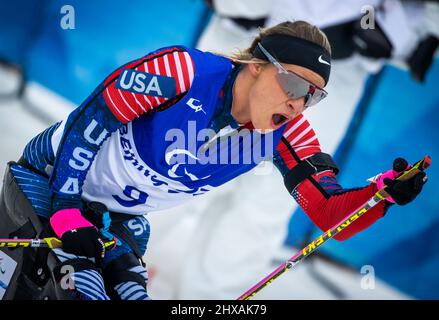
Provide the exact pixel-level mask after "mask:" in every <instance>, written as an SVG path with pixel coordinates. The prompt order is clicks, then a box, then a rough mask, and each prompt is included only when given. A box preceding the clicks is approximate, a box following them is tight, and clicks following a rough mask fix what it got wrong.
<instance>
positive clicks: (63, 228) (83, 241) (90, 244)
mask: <svg viewBox="0 0 439 320" xmlns="http://www.w3.org/2000/svg"><path fill="white" fill-rule="evenodd" d="M50 225H51V226H52V229H53V231H55V233H56V235H57V236H58V237H59V238H60V239H61V241H62V246H63V247H62V248H63V251H65V252H67V253H72V254H75V255H78V256H85V257H89V258H95V263H96V264H97V265H98V266H99V265H101V263H102V260H103V258H104V256H105V244H104V241H103V240H102V237H101V235H100V233H99V230H98V229H97V228H96V227H95V226H94V225H93V224H91V223H90V222H89V221H88V220H87V219H85V218H84V217H83V216H82V215H81V211H80V210H79V209H76V208H75V209H63V210H60V211H57V212H56V213H55V214H54V215H53V216H52V217H51V218H50Z"/></svg>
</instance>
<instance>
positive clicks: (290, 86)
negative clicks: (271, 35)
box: [258, 43, 328, 108]
mask: <svg viewBox="0 0 439 320" xmlns="http://www.w3.org/2000/svg"><path fill="white" fill-rule="evenodd" d="M258 46H259V49H261V51H262V53H263V54H264V55H265V56H266V57H267V58H268V60H269V61H270V62H271V63H272V64H273V65H274V66H275V67H276V68H277V70H278V74H277V75H276V79H277V81H278V82H279V84H280V86H281V87H282V89H283V90H284V91H285V93H286V94H287V95H288V97H289V98H291V99H299V98H302V97H304V98H305V108H308V107H311V106H313V105H315V104H317V103H318V102H320V101H321V100H323V99H324V98H326V96H327V95H328V93H327V92H326V91H325V90H323V89H322V88H320V87H318V86H316V85H315V84H312V83H311V82H309V81H307V80H306V79H304V78H302V77H301V76H299V75H298V74H296V73H294V72H292V71H289V70H286V69H285V68H284V67H282V65H281V64H280V63H279V61H277V60H276V59H275V58H274V57H273V56H272V55H271V54H270V53H269V52H268V51H267V50H265V48H264V47H263V46H262V45H261V44H260V43H258Z"/></svg>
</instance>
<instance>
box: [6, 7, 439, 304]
mask: <svg viewBox="0 0 439 320" xmlns="http://www.w3.org/2000/svg"><path fill="white" fill-rule="evenodd" d="M285 20H305V21H308V22H310V23H313V24H315V25H317V26H319V27H320V28H322V29H323V30H324V31H325V33H326V34H327V35H328V37H329V39H330V42H331V45H332V50H333V59H334V61H333V64H332V70H333V71H332V73H331V80H330V83H329V85H328V86H327V87H326V89H327V91H328V92H329V96H328V98H327V99H326V100H324V101H323V102H322V103H320V104H319V105H318V106H316V107H315V108H312V109H311V110H309V111H308V110H307V111H306V113H305V116H306V117H307V118H308V119H309V121H310V122H311V125H312V126H313V128H314V130H315V131H316V133H317V136H318V138H319V140H320V143H321V145H322V149H323V151H324V152H327V153H330V154H332V155H333V156H334V158H335V160H336V162H337V163H338V165H339V167H340V169H341V171H340V174H339V176H338V178H339V181H340V183H341V184H342V185H343V186H344V187H359V186H363V185H366V184H367V182H366V179H367V178H369V177H371V176H374V175H376V174H377V173H379V172H382V171H384V170H387V169H388V168H390V166H391V164H392V160H393V159H394V158H395V157H398V156H402V157H405V158H406V159H408V160H409V161H410V162H415V161H417V160H419V159H420V158H421V157H422V156H424V155H425V154H429V155H431V157H432V158H433V159H439V144H438V143H437V138H438V133H439V127H438V126H437V124H436V122H437V121H438V120H439V90H438V88H439V87H438V80H439V59H438V55H437V53H438V51H437V47H438V42H439V41H438V36H439V4H438V3H437V1H420V0H417V1H404V0H380V1H379V0H376V1H374V0H368V1H362V0H346V1H336V0H318V1H299V0H269V1H268V0H251V1H250V0H233V1H232V0H213V1H202V0H168V1H142V0H131V1H129V2H123V1H108V0H106V1H104V0H93V1H79V0H72V1H68V2H67V1H65V0H62V1H58V0H52V1H49V0H40V1H34V0H16V1H6V0H0V150H1V152H0V170H1V171H2V172H3V171H4V169H5V167H6V163H7V162H8V161H10V160H17V159H18V158H19V157H20V155H21V153H22V151H23V148H24V146H25V145H26V143H27V142H28V141H29V140H30V139H31V138H32V137H33V136H35V135H36V134H37V133H39V132H40V131H42V130H43V129H45V128H46V127H48V126H49V125H50V124H52V123H54V122H56V121H58V120H61V119H62V118H63V117H64V116H65V115H66V114H68V113H69V112H71V111H72V110H73V109H74V108H76V107H77V106H78V105H79V104H80V103H81V102H82V101H83V100H84V99H85V98H87V96H88V95H89V94H90V93H91V92H92V90H93V89H94V88H95V87H96V86H97V85H98V84H99V83H100V82H101V81H102V80H103V79H104V78H105V77H106V76H107V75H108V74H109V73H110V72H112V71H113V70H114V69H116V68H117V67H118V66H120V65H122V64H124V63H126V62H128V61H130V60H133V59H135V58H138V57H141V56H143V55H146V54H147V53H148V52H150V51H153V50H156V49H158V48H160V47H163V46H169V45H176V44H180V45H186V46H189V47H197V48H199V49H201V50H205V51H212V52H215V53H221V54H231V53H233V52H236V50H242V49H245V48H247V47H248V46H249V44H250V43H251V41H252V40H253V38H254V36H255V35H256V34H257V32H258V28H260V27H264V26H271V25H273V24H277V23H279V22H282V21H285ZM364 26H366V28H365V27H364ZM428 175H429V182H428V183H427V184H426V186H425V190H424V192H423V193H422V194H421V195H420V196H419V197H418V198H417V200H416V201H415V202H414V203H412V204H409V205H407V206H404V207H397V206H394V207H393V208H391V209H390V210H389V212H388V213H387V215H386V216H385V217H384V218H383V219H381V220H380V221H378V222H377V223H376V224H375V225H373V226H372V227H371V228H369V229H367V230H366V231H364V232H362V233H361V234H358V235H356V236H354V237H353V238H351V239H349V240H348V241H346V242H337V241H335V240H330V241H329V242H328V243H326V244H325V245H324V246H322V247H321V249H320V250H319V251H318V253H317V254H315V255H313V256H311V257H310V258H308V259H307V260H305V261H303V262H302V263H301V264H299V265H298V266H296V267H295V269H293V270H291V271H289V272H288V273H286V274H285V275H283V276H282V277H280V278H279V279H278V280H276V281H275V282H274V283H273V284H272V285H271V286H269V287H267V288H266V289H265V290H264V291H262V292H261V293H260V294H258V295H257V296H256V298H258V299H438V298H439V275H438V273H437V270H438V269H439V248H438V247H437V243H438V241H437V240H438V238H439V236H438V231H437V230H438V229H439V200H438V199H437V198H436V196H437V191H436V190H437V189H436V188H437V186H438V184H437V181H439V174H438V169H437V166H436V165H435V164H434V162H433V166H432V167H431V168H430V169H429V172H428ZM255 186H257V188H255ZM147 217H148V219H149V221H150V223H151V238H150V243H149V245H148V251H147V254H146V256H145V260H146V262H147V265H148V272H149V276H150V281H149V284H148V286H149V293H150V296H151V297H152V298H153V299H235V298H237V297H238V296H239V295H240V294H242V293H243V292H244V291H246V289H248V288H249V287H250V286H251V285H253V284H254V283H256V282H258V281H259V280H260V279H262V278H263V277H264V276H265V275H266V274H267V273H268V272H270V271H271V270H272V269H274V268H275V267H277V266H278V265H279V264H281V263H282V262H284V261H285V260H287V259H288V258H290V257H291V256H292V255H293V254H294V253H295V252H296V251H297V250H298V249H300V248H301V247H302V246H304V245H306V244H307V242H309V241H311V240H312V239H313V238H315V237H316V236H318V235H319V233H320V231H319V230H317V229H316V227H314V226H313V224H312V223H311V222H310V220H309V219H308V218H307V217H306V215H305V214H304V213H303V212H302V211H301V210H300V208H298V206H297V204H296V203H295V202H294V200H293V198H292V197H291V196H290V195H289V194H288V192H287V191H286V189H285V188H284V185H283V181H282V178H281V175H280V174H279V173H278V172H277V170H276V169H274V168H273V166H272V164H271V163H270V162H266V163H265V162H264V163H263V164H261V165H260V166H259V167H258V168H256V170H254V171H252V172H249V173H247V174H244V175H242V176H240V177H239V178H237V179H235V180H234V181H232V182H229V183H227V184H225V185H224V186H222V187H220V188H218V189H217V190H215V191H212V192H211V193H209V194H207V195H205V196H203V197H201V198H197V201H195V202H190V203H188V204H185V205H183V206H180V207H178V208H174V209H172V210H167V211H166V212H154V213H149V214H148V216H147Z"/></svg>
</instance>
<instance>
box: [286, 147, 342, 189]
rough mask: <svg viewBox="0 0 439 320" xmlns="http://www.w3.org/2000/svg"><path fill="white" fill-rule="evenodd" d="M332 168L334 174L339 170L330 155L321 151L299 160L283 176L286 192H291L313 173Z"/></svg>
mask: <svg viewBox="0 0 439 320" xmlns="http://www.w3.org/2000/svg"><path fill="white" fill-rule="evenodd" d="M325 170H332V171H333V172H334V173H335V174H338V172H339V171H340V170H339V168H338V167H337V165H336V164H335V162H334V160H333V159H332V157H331V156H330V155H329V154H327V153H323V152H317V153H315V154H314V155H312V156H311V157H309V158H306V159H305V160H302V161H300V162H299V163H298V164H297V165H296V166H295V167H294V168H292V169H291V170H290V171H289V172H288V173H287V174H286V175H285V177H284V184H285V187H286V188H287V190H288V192H289V193H290V194H291V193H292V192H293V190H294V189H295V188H296V187H297V186H298V185H299V184H300V183H301V182H302V181H303V180H305V179H306V178H309V177H311V176H312V175H313V174H316V173H319V172H322V171H325Z"/></svg>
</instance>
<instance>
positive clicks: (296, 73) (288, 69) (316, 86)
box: [282, 66, 323, 89]
mask: <svg viewBox="0 0 439 320" xmlns="http://www.w3.org/2000/svg"><path fill="white" fill-rule="evenodd" d="M282 67H283V68H284V69H285V70H287V71H288V72H291V73H293V74H295V75H296V76H298V77H299V78H302V79H303V80H305V81H308V82H309V83H311V84H312V85H313V86H316V87H317V88H319V89H323V87H321V86H319V85H317V84H315V83H314V82H312V81H310V80H308V79H307V78H305V77H303V76H301V75H300V74H298V73H297V72H294V71H292V70H289V69H287V68H285V67H284V66H282Z"/></svg>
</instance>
